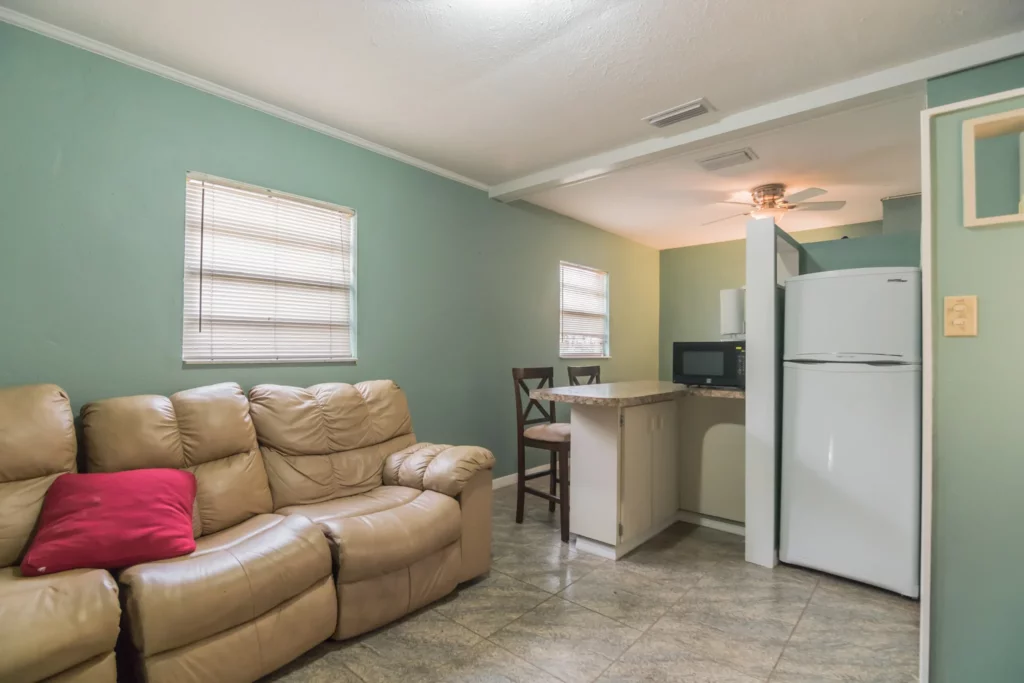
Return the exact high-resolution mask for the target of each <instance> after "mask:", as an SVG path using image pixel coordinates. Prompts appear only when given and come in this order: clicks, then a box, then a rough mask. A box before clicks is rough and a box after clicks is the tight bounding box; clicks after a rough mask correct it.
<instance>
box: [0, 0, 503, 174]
mask: <svg viewBox="0 0 1024 683" xmlns="http://www.w3.org/2000/svg"><path fill="white" fill-rule="evenodd" d="M0 21H2V22H5V23H8V24H12V25H14V26H19V27H21V28H23V29H27V30H29V31H32V32H34V33H38V34H40V35H43V36H46V37H47V38H53V39H54V40H58V41H60V42H62V43H67V44H68V45H72V46H74V47H77V48H81V49H83V50H87V51H89V52H92V53H94V54H97V55H100V56H101V57H106V58H108V59H113V60H114V61H116V62H121V63H122V64H127V65H128V66H132V67H135V68H136V69H141V70H143V71H148V72H149V73H151V74H155V75H157V76H161V77H163V78H166V79H168V80H171V81H174V82H176V83H181V84H182V85H187V86H189V87H190V88H195V89H196V90H201V91H202V92H205V93H208V94H210V95H214V96H216V97H220V98H222V99H225V100H228V101H230V102H234V103H235V104H240V105H242V106H244V107H249V108H250V109H255V110H256V111H261V112H263V113H264V114H270V115H271V116H273V117H275V118H279V119H281V120H283V121H287V122H289V123H294V124H295V125H297V126H302V127H303V128H308V129H309V130H312V131H316V132H317V133H320V134H322V135H326V136H328V137H332V138H335V139H336V140H341V141H342V142H347V143H349V144H350V145H355V146H356V147H362V148H363V149H367V150H369V151H371V152H375V153H377V154H380V155H381V156H386V157H389V158H391V159H394V160H395V161H400V162H402V163H403V164H408V165H409V166H415V167H416V168H418V169H421V170H423V171H428V172H430V173H433V174H435V175H439V176H441V177H442V178H447V179H449V180H454V181H455V182H457V183H462V184H463V185H468V186H470V187H472V188H475V189H477V190H487V189H488V186H487V185H486V184H485V183H481V182H479V181H477V180H473V179H472V178H467V177H466V176H464V175H460V174H458V173H455V172H454V171H449V170H447V169H444V168H441V167H440V166H435V165H434V164H431V163H429V162H426V161H423V160H422V159H417V158H416V157H412V156H409V155H408V154H403V153H402V152H399V151H396V150H394V149H391V148H390V147H385V146H384V145H381V144H378V143H376V142H371V141H370V140H367V139H365V138H361V137H359V136H358V135H353V134H352V133H346V132H345V131H343V130H340V129H338V128H335V127H333V126H329V125H327V124H325V123H320V122H319V121H314V120H313V119H311V118H308V117H306V116H303V115H301V114H296V113H295V112H293V111H289V110H287V109H285V108H283V107H279V106H277V105H274V104H270V103H269V102H264V101H263V100H258V99H256V98H255V97H250V96H249V95H245V94H243V93H240V92H238V91H236V90H232V89H230V88H226V87H224V86H222V85H217V84H216V83H212V82H210V81H207V80H205V79H203V78H199V77H197V76H192V75H191V74H187V73H185V72H183V71H179V70H178V69H175V68H172V67H169V66H166V65H164V64H160V63H159V62H154V61H152V60H150V59H146V58H145V57H140V56H138V55H136V54H133V53H131V52H126V51H125V50H122V49H120V48H116V47H114V46H112V45H108V44H106V43H102V42H100V41H98V40H94V39H92V38H89V37H86V36H83V35H81V34H79V33H75V32H73V31H69V30H67V29H65V28H61V27H59V26H54V25H53V24H48V23H46V22H45V21H42V20H40V19H36V18H35V17H30V16H28V15H27V14H22V13H21V12H15V11H14V10H12V9H10V8H7V7H0Z"/></svg>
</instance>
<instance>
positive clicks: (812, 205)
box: [795, 202, 846, 211]
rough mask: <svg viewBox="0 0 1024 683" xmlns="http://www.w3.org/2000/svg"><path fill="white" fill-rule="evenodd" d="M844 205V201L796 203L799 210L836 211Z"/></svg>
mask: <svg viewBox="0 0 1024 683" xmlns="http://www.w3.org/2000/svg"><path fill="white" fill-rule="evenodd" d="M844 206H846V202H804V203H802V204H797V205H796V207H795V208H796V209H797V210H799V211H838V210H839V209H841V208H843V207H844Z"/></svg>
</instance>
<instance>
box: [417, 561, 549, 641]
mask: <svg viewBox="0 0 1024 683" xmlns="http://www.w3.org/2000/svg"><path fill="white" fill-rule="evenodd" d="M550 597H551V594H550V593H548V592H547V591H542V590H541V589H539V588H537V587H535V586H531V585H530V584H528V583H523V582H522V581H519V580H518V579H514V578H512V577H510V576H506V575H505V574H501V573H499V572H497V571H492V572H491V573H490V575H489V576H487V577H486V578H484V579H480V580H478V581H475V582H473V583H471V584H466V585H463V586H460V587H459V588H458V589H457V590H456V591H455V593H453V594H452V595H450V596H448V597H447V598H445V599H444V600H442V601H441V602H440V603H438V604H437V606H436V607H435V608H434V609H435V610H436V611H437V612H439V613H441V614H443V615H444V616H446V617H448V618H449V619H451V620H452V621H454V622H456V623H458V624H461V625H463V626H465V627H466V628H468V629H469V630H470V631H473V632H474V633H477V634H479V635H481V636H485V637H486V636H489V635H491V634H492V633H494V632H495V631H497V630H498V629H500V628H501V627H502V626H505V625H506V624H508V623H509V622H511V621H513V620H515V619H516V618H518V617H520V616H522V615H523V614H525V613H526V612H528V611H529V610H531V609H533V608H534V607H536V606H537V605H539V604H540V603H542V602H544V601H545V600H547V599H548V598H550Z"/></svg>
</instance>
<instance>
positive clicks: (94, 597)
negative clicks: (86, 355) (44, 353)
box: [0, 384, 121, 683]
mask: <svg viewBox="0 0 1024 683" xmlns="http://www.w3.org/2000/svg"><path fill="white" fill-rule="evenodd" d="M76 454H77V442H76V438H75V426H74V416H73V415H72V412H71V404H70V403H69V402H68V397H67V395H66V394H65V393H64V392H63V391H62V390H61V389H60V388H59V387H56V386H54V385H52V384H44V385H34V386H27V387H15V388H11V389H0V681H19V682H21V681H25V682H32V681H42V680H48V681H64V682H67V683H114V681H115V677H116V667H115V663H114V645H115V643H116V642H117V637H118V621H119V619H120V615H121V608H120V606H119V604H118V591H117V584H116V583H115V582H114V579H113V577H111V575H110V574H109V573H108V572H106V571H103V570H102V569H80V570H76V571H69V572H60V573H58V574H51V575H45V576H37V577H25V576H22V575H21V572H20V571H19V570H18V568H17V565H18V563H19V562H20V561H21V558H22V556H23V555H24V554H25V551H26V550H27V549H28V544H29V540H30V539H31V537H32V532H33V530H34V528H35V525H36V521H37V519H38V517H39V513H40V511H41V510H42V506H43V498H44V496H45V495H46V491H47V490H48V489H49V488H50V484H52V483H53V481H54V480H55V479H56V478H57V477H58V476H60V475H61V474H63V473H65V472H74V471H75V469H76V466H75V458H76Z"/></svg>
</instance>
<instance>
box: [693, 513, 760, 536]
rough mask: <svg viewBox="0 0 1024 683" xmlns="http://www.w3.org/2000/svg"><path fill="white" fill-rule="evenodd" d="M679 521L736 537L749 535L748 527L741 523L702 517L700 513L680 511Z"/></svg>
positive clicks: (706, 516)
mask: <svg viewBox="0 0 1024 683" xmlns="http://www.w3.org/2000/svg"><path fill="white" fill-rule="evenodd" d="M678 519H679V521H680V522H686V523H687V524H696V525H697V526H705V527H707V528H709V529H715V530H716V531H724V532H725V533H727V534H734V535H736V536H746V535H747V527H746V526H745V525H743V524H741V523H739V522H730V521H729V520H727V519H721V518H720V517H711V516H709V515H702V514H700V513H699V512H690V511H689V510H680V511H679V515H678Z"/></svg>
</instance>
